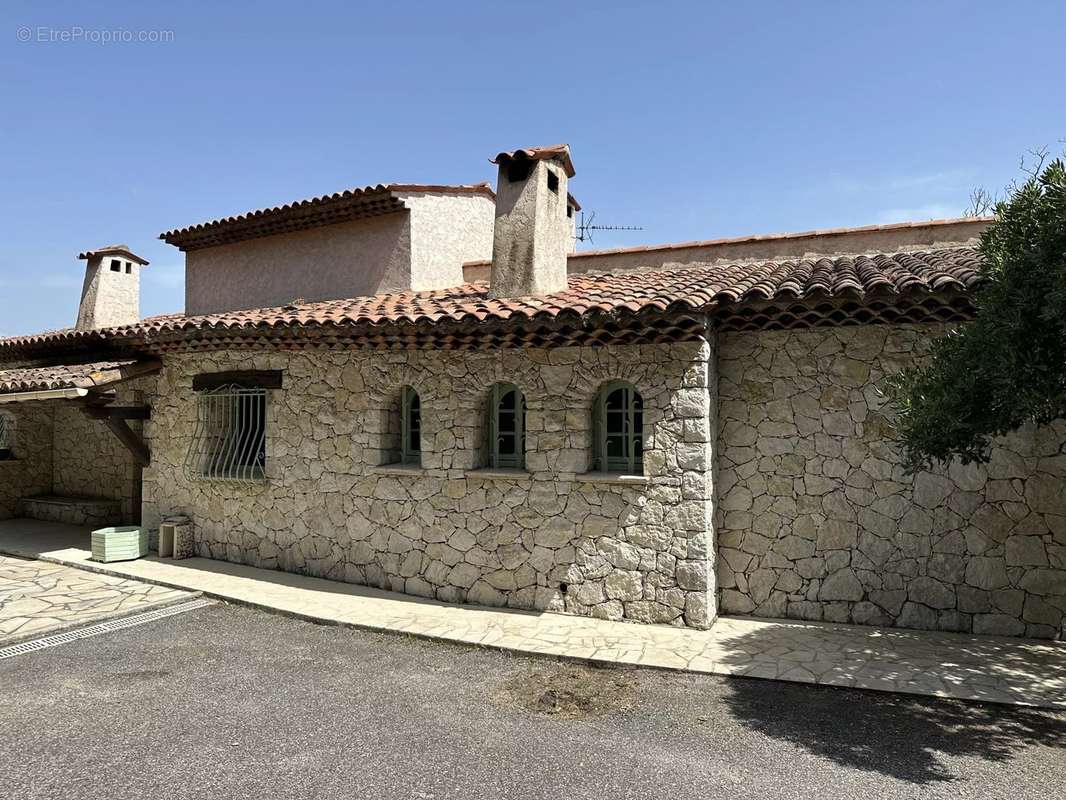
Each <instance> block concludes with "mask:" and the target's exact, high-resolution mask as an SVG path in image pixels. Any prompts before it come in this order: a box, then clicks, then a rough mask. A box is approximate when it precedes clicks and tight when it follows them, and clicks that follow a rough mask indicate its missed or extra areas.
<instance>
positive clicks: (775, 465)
mask: <svg viewBox="0 0 1066 800" xmlns="http://www.w3.org/2000/svg"><path fill="white" fill-rule="evenodd" d="M942 330H943V328H942V327H936V326H933V327H930V326H922V327H918V326H899V327H896V326H862V327H850V328H838V329H833V330H807V331H795V332H773V333H732V334H725V335H723V336H722V337H721V341H720V359H719V375H720V381H719V391H720V395H721V405H720V417H719V419H720V425H719V454H720V464H719V466H720V474H719V479H718V489H719V492H720V495H719V497H720V513H721V517H720V520H719V522H720V527H719V532H718V548H719V550H718V582H719V586H720V589H721V608H722V611H723V613H742V614H754V615H757V616H765V617H796V618H801V619H813V620H829V621H833V622H853V623H861V624H877V625H898V626H901V627H908V628H924V629H943V630H954V631H967V632H969V631H972V632H975V633H991V634H1007V635H1028V636H1038V637H1054V636H1056V635H1057V634H1059V632H1060V631H1061V630H1062V625H1063V619H1064V612H1066V423H1059V424H1056V425H1055V426H1053V427H1051V428H1046V429H1041V430H1025V431H1022V432H1020V433H1017V434H1014V435H1011V436H1009V437H1006V438H1004V439H1002V440H1001V441H999V442H998V443H997V446H996V448H995V450H994V452H993V458H992V461H991V463H989V464H988V465H987V466H969V467H963V466H961V465H959V464H955V465H953V466H951V468H949V469H946V470H938V471H936V472H923V473H920V474H918V475H917V476H914V477H911V476H908V475H906V474H905V473H904V471H903V469H902V467H901V466H900V450H899V447H898V445H897V443H896V441H895V439H894V432H893V429H892V425H891V413H890V410H889V408H888V407H887V405H886V401H885V398H884V397H883V396H882V395H881V394H880V393H879V392H878V390H877V386H878V384H879V383H880V382H881V381H882V379H883V378H884V377H885V375H887V374H890V373H892V372H895V371H896V370H898V369H899V368H900V367H902V366H904V365H907V364H910V363H913V362H914V360H915V359H919V358H921V357H922V355H923V354H924V353H925V352H926V351H927V348H928V345H929V342H930V341H931V337H932V334H935V333H938V332H941V331H942Z"/></svg>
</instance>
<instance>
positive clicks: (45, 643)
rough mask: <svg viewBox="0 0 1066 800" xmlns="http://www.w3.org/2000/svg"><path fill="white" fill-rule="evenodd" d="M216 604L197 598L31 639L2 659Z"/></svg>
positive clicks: (1, 650)
mask: <svg viewBox="0 0 1066 800" xmlns="http://www.w3.org/2000/svg"><path fill="white" fill-rule="evenodd" d="M214 604H215V601H214V600H211V599H209V598H206V597H197V598H196V599H194V600H189V601H188V602H185V603H177V604H176V605H172V606H166V607H165V608H157V609H155V610H153V611H145V612H143V613H141V614H133V615H131V616H128V617H122V618H121V619H112V620H108V621H107V622H98V623H96V624H95V625H86V626H85V627H84V628H77V629H75V630H72V631H63V632H62V633H56V634H53V635H52V636H44V637H42V638H40V639H31V640H30V641H28V642H19V643H18V644H13V645H9V646H8V647H0V658H11V657H12V656H21V655H24V654H25V653H32V652H34V651H35V650H44V649H45V648H46V647H55V646H56V645H61V644H67V643H69V642H76V641H77V640H78V639H88V638H89V637H90V636H99V635H100V634H102V633H111V632H112V631H120V630H122V629H123V628H132V627H134V626H136V625H144V624H145V623H146V622H155V621H156V620H157V619H164V618H165V617H172V616H174V615H175V614H182V613H184V612H186V611H195V610H196V609H198V608H205V607H206V606H211V605H214Z"/></svg>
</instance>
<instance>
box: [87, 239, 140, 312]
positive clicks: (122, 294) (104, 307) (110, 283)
mask: <svg viewBox="0 0 1066 800" xmlns="http://www.w3.org/2000/svg"><path fill="white" fill-rule="evenodd" d="M112 260H117V261H119V262H120V269H119V271H118V272H113V271H112V270H111V261H112ZM127 267H128V268H129V270H130V272H129V274H126V269H127ZM142 269H143V267H142V266H141V265H140V264H134V263H132V262H130V261H129V260H128V259H125V258H123V257H121V256H116V257H115V258H114V259H112V257H111V256H104V257H103V258H102V259H93V260H92V261H90V262H88V264H87V265H86V269H85V280H84V281H83V283H82V289H81V300H80V302H79V305H78V313H77V317H76V319H77V323H76V327H77V328H78V329H79V330H92V329H94V328H110V327H114V326H118V325H132V324H134V323H135V322H137V321H139V320H140V318H141V270H142Z"/></svg>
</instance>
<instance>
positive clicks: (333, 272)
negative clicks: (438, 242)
mask: <svg viewBox="0 0 1066 800" xmlns="http://www.w3.org/2000/svg"><path fill="white" fill-rule="evenodd" d="M410 263H411V227H410V214H409V212H404V211H401V212H398V213H395V214H387V215H385V216H381V217H372V218H370V219H364V220H355V221H353V222H340V223H337V224H336V225H326V226H323V227H321V228H314V229H312V230H307V231H298V232H296V233H287V234H279V235H276V236H266V237H262V238H259V239H249V240H248V241H244V242H237V243H235V244H226V245H220V246H218V247H207V248H204V249H201V250H191V251H190V252H188V253H186V254H185V311H186V313H188V314H209V313H212V312H216V311H226V310H233V309H242V308H265V307H270V306H279V305H285V304H286V303H290V302H292V301H293V300H295V299H303V300H329V299H335V298H338V297H359V296H362V295H370V294H375V293H376V292H380V291H385V290H388V289H396V288H402V287H404V286H406V285H408V284H409V283H410V273H409V269H410Z"/></svg>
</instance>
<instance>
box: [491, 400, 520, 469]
mask: <svg viewBox="0 0 1066 800" xmlns="http://www.w3.org/2000/svg"><path fill="white" fill-rule="evenodd" d="M508 398H512V404H509V406H508V408H507V409H504V408H503V402H504V401H505V400H507V399H508ZM505 411H506V412H509V413H508V416H509V417H510V419H509V421H508V423H507V424H504V423H503V422H502V420H501V417H502V415H503V414H504V412H505ZM488 428H489V431H488V432H489V441H488V451H489V466H491V467H493V468H495V469H525V466H526V421H525V397H524V396H523V395H522V392H521V390H520V389H519V388H518V387H517V386H515V385H514V384H510V383H497V384H495V385H494V386H493V387H492V393H491V394H490V396H489V426H488ZM505 439H507V440H509V441H510V442H511V447H510V448H508V449H509V452H504V449H503V448H502V447H501V444H502V443H503V441H504V440H505Z"/></svg>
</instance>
